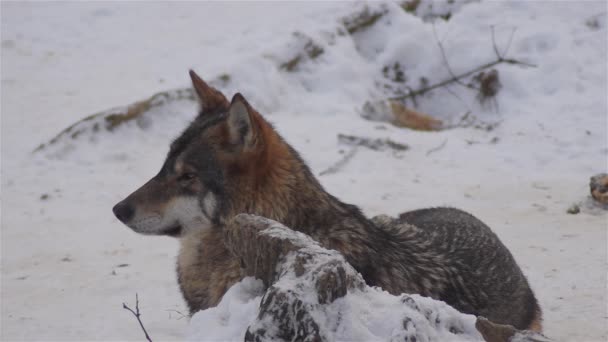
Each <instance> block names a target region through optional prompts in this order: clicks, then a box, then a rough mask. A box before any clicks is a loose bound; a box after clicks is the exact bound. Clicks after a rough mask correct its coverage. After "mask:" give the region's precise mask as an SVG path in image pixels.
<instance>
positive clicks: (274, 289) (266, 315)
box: [224, 214, 364, 341]
mask: <svg viewBox="0 0 608 342" xmlns="http://www.w3.org/2000/svg"><path fill="white" fill-rule="evenodd" d="M224 240H225V243H226V246H227V247H228V249H229V250H230V251H231V252H232V253H233V254H234V255H235V256H237V257H238V258H240V260H241V267H242V268H243V273H244V275H245V276H253V277H256V278H258V279H261V280H262V281H263V282H264V284H265V285H266V286H270V289H269V290H268V291H267V292H266V294H265V295H264V297H263V298H262V303H261V304H260V311H259V314H258V319H257V321H256V322H254V323H253V324H252V325H250V326H249V328H248V329H247V333H246V334H245V341H267V340H296V341H322V340H325V339H324V338H322V331H321V330H320V328H319V322H317V321H316V320H315V318H314V316H313V315H312V311H313V310H314V309H315V307H316V306H318V305H319V304H329V303H332V302H333V301H335V300H336V299H338V298H342V297H344V296H345V295H346V293H347V292H348V290H349V289H356V288H359V289H360V288H363V286H364V281H363V278H362V277H361V276H360V275H359V274H358V273H357V272H356V271H355V270H354V268H353V267H352V266H351V265H349V264H348V263H347V262H346V261H345V260H344V257H342V255H340V253H338V252H337V251H330V250H327V249H324V248H322V247H321V246H319V244H318V243H317V242H316V241H314V240H312V238H310V237H309V236H307V235H304V234H302V233H298V232H295V231H292V230H290V229H288V228H286V227H284V226H283V225H281V224H279V223H277V222H274V221H272V220H268V219H265V218H262V217H258V216H253V215H247V214H240V215H237V216H236V217H235V218H234V219H233V220H232V221H231V222H230V223H229V224H228V226H227V228H226V229H225V231H224ZM289 275H291V277H290V276H289ZM287 278H289V281H287V283H288V284H289V286H287V287H285V286H282V284H281V282H280V281H279V280H280V279H287ZM294 281H295V283H294ZM310 293H316V294H317V300H316V301H315V300H313V301H311V299H310V295H309V294H310ZM269 322H271V324H270V325H271V326H272V329H268V324H269Z"/></svg>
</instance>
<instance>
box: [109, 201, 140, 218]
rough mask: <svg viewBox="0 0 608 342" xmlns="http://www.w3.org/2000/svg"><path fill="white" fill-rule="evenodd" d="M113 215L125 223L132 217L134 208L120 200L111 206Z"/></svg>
mask: <svg viewBox="0 0 608 342" xmlns="http://www.w3.org/2000/svg"><path fill="white" fill-rule="evenodd" d="M112 211H113V212H114V215H116V218H118V219H119V220H121V221H122V223H127V222H129V221H130V220H131V218H133V214H134V213H135V209H133V207H132V206H131V205H129V204H127V203H124V202H120V203H118V204H117V205H115V206H114V208H112Z"/></svg>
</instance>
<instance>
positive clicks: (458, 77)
mask: <svg viewBox="0 0 608 342" xmlns="http://www.w3.org/2000/svg"><path fill="white" fill-rule="evenodd" d="M435 37H436V36H435ZM510 40H511V39H510ZM510 40H509V44H508V46H510V44H511V43H510ZM437 42H438V44H439V46H440V50H441V51H442V58H443V59H444V62H445V61H446V57H445V52H444V51H443V45H442V44H441V42H440V41H439V40H437ZM492 44H493V48H494V53H495V54H496V60H494V61H492V62H488V63H486V64H483V65H480V66H478V67H476V68H473V69H471V70H469V71H466V72H463V73H461V74H458V75H455V74H454V73H453V72H451V69H450V68H449V64H448V63H447V62H446V66H448V71H450V78H448V79H446V80H443V81H440V82H438V83H435V84H433V85H429V86H426V87H423V88H420V89H417V90H414V91H410V92H409V93H407V94H405V95H399V96H393V97H389V98H388V99H389V100H405V99H408V98H415V97H416V96H419V95H423V94H425V93H427V92H429V91H431V90H434V89H437V88H440V87H443V86H445V85H447V84H450V83H454V82H455V83H458V84H461V83H462V82H461V81H460V80H461V79H462V78H465V77H468V76H471V75H474V74H476V73H478V72H481V71H484V70H486V69H489V68H492V67H494V66H496V65H498V64H503V63H504V64H512V65H521V66H523V67H530V68H536V67H537V66H536V65H535V64H531V63H527V62H522V61H520V60H517V59H513V58H504V56H502V55H501V54H500V52H499V51H498V47H497V46H496V42H495V38H494V27H492ZM461 85H462V84H461ZM464 86H465V87H467V88H471V86H469V85H466V84H464ZM473 89H476V88H473Z"/></svg>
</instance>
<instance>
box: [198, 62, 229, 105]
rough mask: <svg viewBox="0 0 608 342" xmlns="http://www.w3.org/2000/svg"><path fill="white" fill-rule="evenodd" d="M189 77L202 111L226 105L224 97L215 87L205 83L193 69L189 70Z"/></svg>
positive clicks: (226, 101)
mask: <svg viewBox="0 0 608 342" xmlns="http://www.w3.org/2000/svg"><path fill="white" fill-rule="evenodd" d="M190 78H191V79H192V86H193V87H194V91H195V92H196V94H197V95H198V99H199V102H200V104H201V109H202V113H204V112H205V111H208V110H213V109H216V108H222V107H224V108H225V107H226V106H227V105H228V100H227V99H226V97H224V95H223V94H222V93H220V92H219V91H218V90H217V89H215V88H213V87H210V86H209V85H208V84H207V83H205V81H203V80H202V79H201V78H200V77H199V76H198V75H197V74H196V73H195V72H194V71H193V70H190Z"/></svg>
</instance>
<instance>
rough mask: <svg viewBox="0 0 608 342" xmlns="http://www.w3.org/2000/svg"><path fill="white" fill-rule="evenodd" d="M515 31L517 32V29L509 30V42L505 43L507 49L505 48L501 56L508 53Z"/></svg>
mask: <svg viewBox="0 0 608 342" xmlns="http://www.w3.org/2000/svg"><path fill="white" fill-rule="evenodd" d="M515 31H517V27H514V28H513V30H511V35H510V36H509V41H508V42H507V47H505V51H503V53H502V55H503V56H506V55H507V54H508V53H509V49H510V48H511V43H512V42H513V36H514V35H515Z"/></svg>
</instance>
